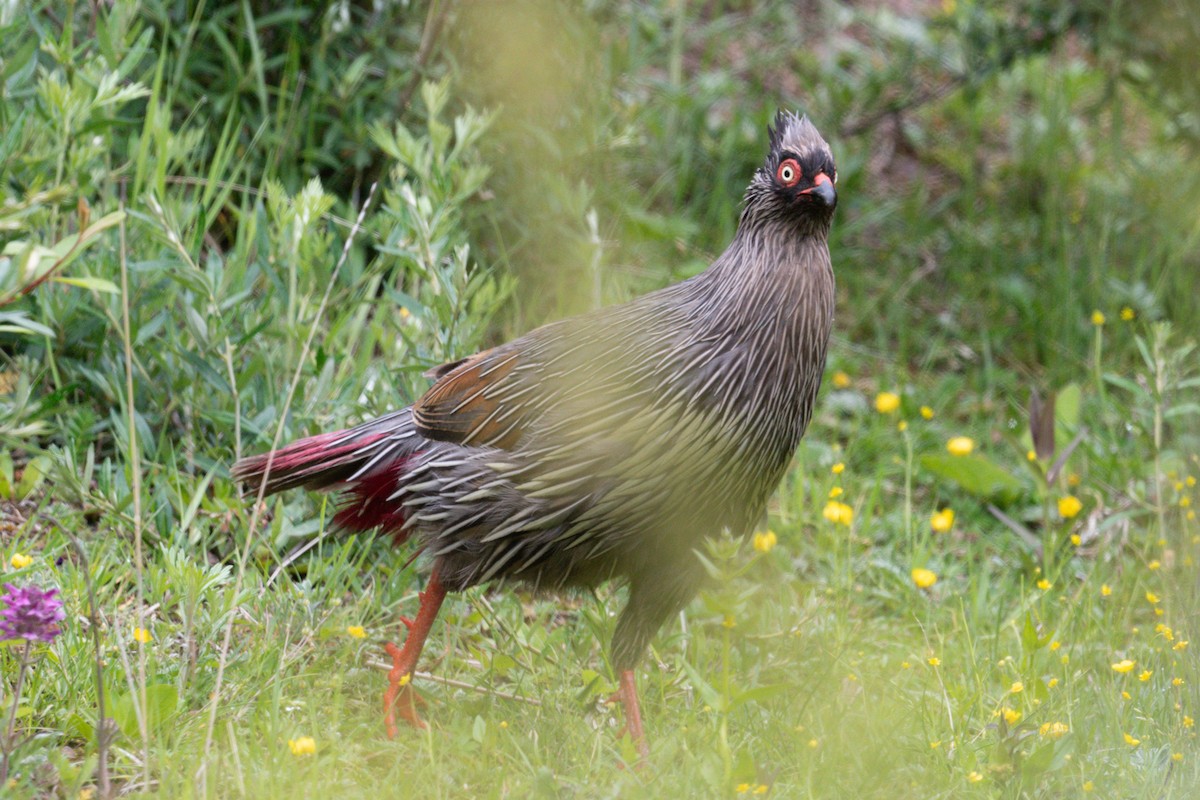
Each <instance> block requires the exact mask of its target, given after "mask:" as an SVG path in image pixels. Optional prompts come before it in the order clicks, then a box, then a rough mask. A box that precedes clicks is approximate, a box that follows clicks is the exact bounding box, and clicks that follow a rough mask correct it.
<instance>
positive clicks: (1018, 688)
mask: <svg viewBox="0 0 1200 800" xmlns="http://www.w3.org/2000/svg"><path fill="white" fill-rule="evenodd" d="M1008 690H1009V691H1010V692H1012V693H1013V694H1020V693H1021V692H1023V691H1025V684H1023V683H1021V682H1020V681H1013V685H1012V686H1010V687H1008Z"/></svg>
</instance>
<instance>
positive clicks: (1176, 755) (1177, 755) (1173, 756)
mask: <svg viewBox="0 0 1200 800" xmlns="http://www.w3.org/2000/svg"><path fill="white" fill-rule="evenodd" d="M1171 760H1172V761H1183V753H1171Z"/></svg>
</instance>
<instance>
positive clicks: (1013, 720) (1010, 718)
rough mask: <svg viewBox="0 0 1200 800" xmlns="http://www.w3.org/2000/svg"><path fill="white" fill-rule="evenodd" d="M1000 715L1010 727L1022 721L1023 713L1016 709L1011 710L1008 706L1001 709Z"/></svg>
mask: <svg viewBox="0 0 1200 800" xmlns="http://www.w3.org/2000/svg"><path fill="white" fill-rule="evenodd" d="M1000 714H1001V715H1002V716H1003V717H1004V721H1005V722H1006V723H1007V724H1009V725H1016V724H1017V722H1019V721H1020V719H1021V712H1020V711H1017V710H1016V709H1015V708H1009V707H1008V706H1005V707H1004V708H1002V709H1000Z"/></svg>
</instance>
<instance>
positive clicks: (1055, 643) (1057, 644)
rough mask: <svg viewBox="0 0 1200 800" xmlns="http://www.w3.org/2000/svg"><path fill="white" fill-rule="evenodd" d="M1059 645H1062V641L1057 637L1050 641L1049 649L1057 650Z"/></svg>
mask: <svg viewBox="0 0 1200 800" xmlns="http://www.w3.org/2000/svg"><path fill="white" fill-rule="evenodd" d="M1060 647H1062V642H1060V641H1058V640H1057V639H1056V640H1054V641H1053V642H1051V643H1050V650H1051V651H1054V650H1057V649H1058V648H1060Z"/></svg>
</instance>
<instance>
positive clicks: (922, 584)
mask: <svg viewBox="0 0 1200 800" xmlns="http://www.w3.org/2000/svg"><path fill="white" fill-rule="evenodd" d="M912 579H913V583H915V584H916V585H917V587H918V588H921V589H928V588H929V587H930V586H933V585H934V584H935V583H937V579H938V578H937V574H936V573H934V572H933V570H928V569H925V568H923V567H917V568H916V569H914V570H913V571H912Z"/></svg>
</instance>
